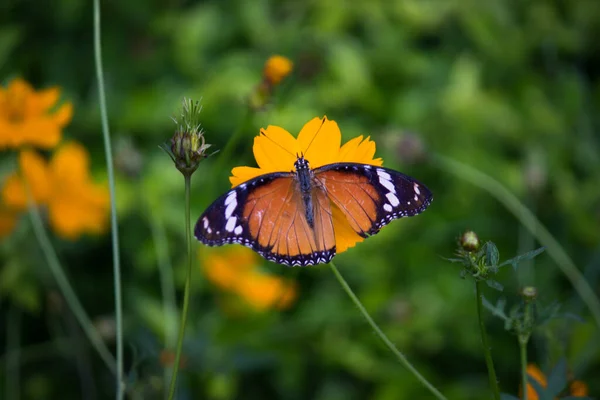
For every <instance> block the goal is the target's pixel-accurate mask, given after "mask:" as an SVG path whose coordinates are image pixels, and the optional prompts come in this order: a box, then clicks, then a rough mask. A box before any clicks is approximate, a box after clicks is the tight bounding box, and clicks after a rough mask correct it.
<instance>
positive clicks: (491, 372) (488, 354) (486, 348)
mask: <svg viewBox="0 0 600 400" xmlns="http://www.w3.org/2000/svg"><path fill="white" fill-rule="evenodd" d="M475 293H476V296H477V319H478V320H479V331H480V333H481V344H482V345H483V355H484V357H485V364H486V365H487V370H488V377H489V380H490V387H491V389H492V393H493V395H494V399H495V400H500V389H499V388H498V378H497V377H496V370H495V369H494V361H493V360H492V351H491V348H490V344H489V342H488V337H487V332H486V330H485V322H484V321H483V293H482V292H481V281H479V280H477V281H475Z"/></svg>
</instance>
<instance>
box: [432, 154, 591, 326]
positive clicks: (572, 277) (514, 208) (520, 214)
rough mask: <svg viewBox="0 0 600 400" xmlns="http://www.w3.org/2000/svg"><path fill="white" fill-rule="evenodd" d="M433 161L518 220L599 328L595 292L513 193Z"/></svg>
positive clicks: (453, 164)
mask: <svg viewBox="0 0 600 400" xmlns="http://www.w3.org/2000/svg"><path fill="white" fill-rule="evenodd" d="M432 161H433V162H434V164H436V165H437V166H438V167H439V168H440V170H442V171H444V172H449V173H451V174H454V175H455V176H457V177H459V178H461V179H464V180H466V181H468V182H471V183H472V184H473V185H475V186H477V187H479V188H481V189H483V190H486V191H487V192H488V193H490V194H491V195H492V196H493V197H495V198H496V199H497V200H498V201H499V202H500V203H502V204H503V205H504V206H505V207H506V208H507V209H508V210H509V211H510V212H511V213H512V214H513V215H514V216H515V217H516V218H517V219H518V220H519V222H521V224H523V226H525V227H526V228H527V229H528V230H529V232H531V234H532V235H533V236H534V237H535V238H536V239H537V240H538V242H540V244H541V245H542V246H544V247H546V251H547V252H548V254H549V255H550V257H552V258H553V259H554V261H555V262H556V264H557V265H558V267H559V268H560V269H561V270H562V272H563V273H564V274H565V276H566V277H567V279H569V281H571V284H572V285H573V287H574V288H575V290H576V291H577V293H578V294H579V296H580V297H581V299H582V300H583V302H584V303H585V304H586V305H587V307H588V308H589V310H590V312H591V314H592V316H593V318H594V320H595V322H596V325H597V326H598V327H599V328H600V300H598V297H597V296H596V294H595V293H594V290H593V289H592V288H591V287H590V285H589V283H588V282H587V281H586V280H585V278H584V276H583V274H582V273H581V272H579V270H578V269H577V267H576V266H575V263H574V262H573V260H571V258H570V257H569V255H568V254H567V252H566V251H565V250H564V249H563V247H562V246H561V245H560V243H559V242H558V241H557V240H556V239H555V238H554V237H553V236H552V234H551V233H550V232H549V231H548V230H547V229H546V227H545V226H544V225H542V223H541V222H540V221H539V220H538V219H537V217H536V216H535V215H534V214H533V213H532V212H531V211H530V210H529V209H528V208H527V207H525V206H524V205H523V204H522V203H521V202H520V201H519V199H518V198H517V197H516V196H515V195H514V194H512V193H511V192H510V191H509V190H508V189H506V188H505V187H504V186H503V185H502V184H501V183H500V182H498V181H497V180H495V179H494V178H492V177H491V176H489V175H486V174H484V173H482V172H480V171H478V170H476V169H475V168H473V167H470V166H468V165H465V164H463V163H460V162H458V161H455V160H452V159H450V158H447V157H443V156H439V155H433V156H432Z"/></svg>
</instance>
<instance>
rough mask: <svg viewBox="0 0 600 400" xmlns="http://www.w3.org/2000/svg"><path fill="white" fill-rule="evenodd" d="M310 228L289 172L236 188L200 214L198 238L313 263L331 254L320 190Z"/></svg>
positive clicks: (278, 259)
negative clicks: (236, 244)
mask: <svg viewBox="0 0 600 400" xmlns="http://www.w3.org/2000/svg"><path fill="white" fill-rule="evenodd" d="M314 198H315V203H314V215H315V220H314V225H313V227H310V226H309V224H308V222H307V219H306V215H305V212H304V208H303V203H302V198H301V193H300V190H299V187H298V183H297V181H296V180H295V179H294V174H292V173H272V174H266V175H261V176H259V177H257V178H255V179H252V180H250V181H248V182H245V183H243V184H241V185H239V186H236V187H235V188H233V189H232V190H230V191H229V192H227V193H225V194H224V195H223V196H221V197H220V198H218V199H217V200H216V201H215V202H214V203H213V204H212V205H211V206H210V207H209V208H208V209H207V210H206V211H205V212H204V214H202V215H201V216H200V218H199V219H198V222H197V223H196V227H195V230H194V232H195V236H196V239H198V240H199V241H201V242H202V243H204V244H207V245H209V246H221V245H224V244H228V243H239V244H242V245H244V246H247V247H250V248H252V249H253V250H255V251H256V252H258V253H259V254H260V255H262V256H263V257H264V258H266V259H267V260H271V261H275V262H277V263H280V264H286V265H290V266H294V265H301V266H304V265H312V264H318V263H325V262H329V261H330V260H331V258H333V256H334V255H335V236H334V233H333V222H332V218H331V207H330V203H329V199H328V198H327V195H326V194H325V192H324V191H323V190H322V189H319V188H315V190H314Z"/></svg>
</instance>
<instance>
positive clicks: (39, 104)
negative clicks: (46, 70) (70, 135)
mask: <svg viewBox="0 0 600 400" xmlns="http://www.w3.org/2000/svg"><path fill="white" fill-rule="evenodd" d="M59 96H60V89H58V88H57V87H54V88H50V89H45V90H41V91H39V92H36V91H34V90H33V88H32V87H31V86H30V85H29V84H28V83H27V82H25V81H24V80H22V79H18V78H17V79H15V80H13V81H12V82H11V83H10V84H9V85H8V87H6V88H3V87H0V149H4V148H17V147H20V146H26V145H30V146H36V147H41V148H44V149H49V148H52V147H54V146H56V145H57V144H58V142H59V141H60V139H61V136H62V128H64V127H65V125H67V124H68V123H69V122H70V121H71V117H72V116H73V106H72V105H71V103H65V104H63V105H62V106H60V107H58V108H57V107H56V105H57V102H58V98H59Z"/></svg>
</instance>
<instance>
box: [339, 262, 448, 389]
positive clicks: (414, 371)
mask: <svg viewBox="0 0 600 400" xmlns="http://www.w3.org/2000/svg"><path fill="white" fill-rule="evenodd" d="M329 267H330V268H331V270H332V271H333V274H334V275H335V277H336V278H337V280H338V282H339V283H340V285H341V286H342V288H343V289H344V290H345V291H346V294H348V296H349V297H350V299H351V300H352V301H353V302H354V304H355V305H356V307H358V309H359V310H360V312H361V314H362V315H363V317H365V319H366V320H367V322H368V323H369V325H371V328H373V330H374V331H375V333H377V336H379V338H380V339H381V340H382V341H383V343H385V345H386V346H387V347H388V349H390V351H391V352H392V353H394V355H395V356H396V358H398V361H400V364H402V365H403V366H404V367H405V368H406V369H408V370H409V371H410V372H411V373H412V374H413V375H414V376H415V377H416V378H417V379H418V380H419V382H421V383H422V384H423V386H425V387H426V388H427V390H429V391H430V392H431V393H432V394H433V395H434V396H435V397H436V398H437V399H440V400H446V397H445V396H444V395H443V394H442V393H440V391H439V390H437V389H436V388H435V386H433V385H432V384H431V383H429V381H427V379H425V377H424V376H423V375H421V374H420V373H419V371H417V369H416V368H415V367H414V366H413V365H412V364H411V363H410V361H408V359H407V358H406V356H405V355H404V354H402V353H401V352H400V351H399V350H398V349H397V348H396V346H395V345H394V344H393V343H392V342H391V341H390V339H388V337H387V336H386V335H385V333H383V331H382V330H381V329H380V328H379V326H377V324H376V323H375V321H373V318H371V316H370V315H369V312H368V311H367V310H366V309H365V307H364V306H363V305H362V303H361V302H360V300H359V299H358V297H356V294H354V291H353V290H352V288H350V286H349V285H348V283H347V282H346V280H345V279H344V277H343V276H342V275H341V274H340V272H339V271H338V269H337V268H336V266H335V264H334V263H333V262H330V263H329Z"/></svg>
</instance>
